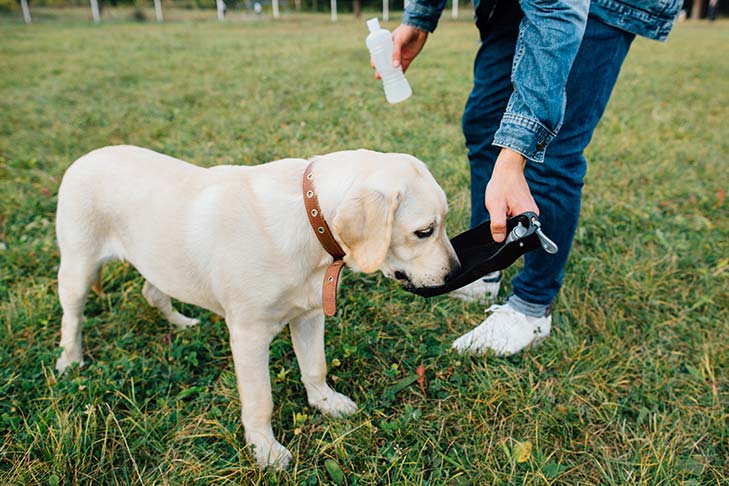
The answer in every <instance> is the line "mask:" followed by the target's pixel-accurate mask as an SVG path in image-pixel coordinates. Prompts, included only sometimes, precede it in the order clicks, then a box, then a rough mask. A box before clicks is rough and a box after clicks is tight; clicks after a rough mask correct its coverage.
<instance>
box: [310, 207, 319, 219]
mask: <svg viewBox="0 0 729 486" xmlns="http://www.w3.org/2000/svg"><path fill="white" fill-rule="evenodd" d="M311 215H312V216H314V217H315V218H316V217H317V216H318V215H319V211H317V210H316V209H312V210H311Z"/></svg>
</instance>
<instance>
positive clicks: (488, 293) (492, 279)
mask: <svg viewBox="0 0 729 486" xmlns="http://www.w3.org/2000/svg"><path fill="white" fill-rule="evenodd" d="M500 287H501V272H500V271H498V270H497V271H495V272H491V273H489V274H488V275H486V276H485V277H483V278H480V279H478V280H476V281H475V282H472V283H470V284H468V285H466V286H464V287H461V288H460V289H456V290H454V291H453V292H451V293H450V294H448V295H450V296H451V297H455V298H456V299H460V300H463V301H465V302H479V303H481V304H490V303H491V302H493V301H495V300H496V297H497V296H498V295H499V288H500Z"/></svg>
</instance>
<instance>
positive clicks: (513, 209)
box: [484, 148, 539, 243]
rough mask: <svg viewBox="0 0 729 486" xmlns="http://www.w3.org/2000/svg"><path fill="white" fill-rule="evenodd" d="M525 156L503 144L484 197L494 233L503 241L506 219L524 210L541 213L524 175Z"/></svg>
mask: <svg viewBox="0 0 729 486" xmlns="http://www.w3.org/2000/svg"><path fill="white" fill-rule="evenodd" d="M525 165H526V159H525V158H524V156H523V155H521V154H520V153H518V152H514V151H513V150H509V149H507V148H502V149H501V152H500V153H499V157H498V158H497V159H496V165H495V166H494V171H493V173H492V174H491V180H489V183H488V184H487V185H486V194H485V197H484V200H485V203H486V209H487V210H488V212H489V215H490V216H491V236H493V238H494V241H497V242H499V243H501V242H502V241H504V239H505V238H506V219H507V218H509V217H511V216H516V215H517V214H521V213H523V212H525V211H533V212H535V213H537V214H539V208H538V207H537V203H535V202H534V198H533V197H532V193H531V192H530V191H529V185H528V184H527V181H526V178H525V177H524V166H525Z"/></svg>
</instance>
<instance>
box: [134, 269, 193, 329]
mask: <svg viewBox="0 0 729 486" xmlns="http://www.w3.org/2000/svg"><path fill="white" fill-rule="evenodd" d="M142 295H144V298H145V299H147V302H149V305H151V306H152V307H156V308H157V309H158V310H159V311H160V313H161V314H162V315H163V316H164V318H165V319H167V320H168V321H169V322H171V323H172V324H174V325H175V326H177V327H178V328H180V329H185V328H187V327H192V326H195V325H197V324H198V323H200V320H198V319H193V318H191V317H187V316H184V315H182V314H180V313H179V312H177V311H176V310H175V309H174V308H173V307H172V299H170V296H169V295H167V294H165V293H163V292H162V291H161V290H160V289H158V288H157V287H155V286H154V285H152V284H151V283H149V280H146V281H145V282H144V288H142Z"/></svg>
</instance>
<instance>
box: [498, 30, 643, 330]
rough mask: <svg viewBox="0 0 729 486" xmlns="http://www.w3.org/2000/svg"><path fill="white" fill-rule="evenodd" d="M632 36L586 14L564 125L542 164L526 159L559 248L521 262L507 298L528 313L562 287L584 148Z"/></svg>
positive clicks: (539, 311) (537, 311) (544, 309)
mask: <svg viewBox="0 0 729 486" xmlns="http://www.w3.org/2000/svg"><path fill="white" fill-rule="evenodd" d="M633 38H634V36H633V35H632V34H629V33H627V32H624V31H622V30H619V29H616V28H614V27H611V26H609V25H607V24H604V23H603V22H601V21H599V20H597V19H596V18H594V17H590V19H589V20H588V23H587V28H586V30H585V36H584V38H583V41H582V45H581V46H580V50H579V52H578V54H577V57H576V58H575V62H574V64H573V65H572V70H571V71H570V76H569V78H568V80H567V87H566V90H567V105H566V107H565V119H564V123H563V125H562V129H561V130H560V131H559V134H558V135H557V137H556V138H555V139H554V140H553V141H552V143H551V144H550V146H549V147H548V148H547V152H546V154H545V160H544V163H543V164H532V163H529V164H527V168H526V171H525V175H526V178H527V181H528V183H529V188H530V190H531V192H532V195H533V196H534V200H535V201H536V203H537V206H538V207H539V220H540V221H541V223H542V228H543V230H544V232H545V234H546V235H547V236H549V237H550V238H551V239H552V240H553V241H554V242H555V243H556V244H557V246H558V247H559V251H558V252H557V253H556V254H554V255H550V254H548V253H547V252H545V251H542V250H536V251H533V252H530V253H527V254H526V255H525V256H524V267H523V268H522V270H521V271H520V272H519V274H518V275H517V276H516V277H515V278H514V280H513V282H512V284H513V292H514V297H513V298H510V300H509V302H510V304H513V305H512V306H513V307H515V308H516V309H517V310H520V311H521V312H523V313H525V314H527V315H533V316H539V315H541V316H544V315H545V314H546V313H548V307H549V306H550V305H551V303H552V300H553V299H554V297H555V296H556V295H557V292H558V291H559V289H560V287H561V286H562V277H563V273H564V267H565V264H566V262H567V257H568V256H569V252H570V249H571V247H572V240H573V238H574V234H575V230H576V228H577V221H578V219H579V214H580V202H581V198H582V186H583V179H584V177H585V172H586V171H587V162H586V160H585V157H584V155H583V151H584V150H585V148H586V147H587V145H588V144H589V143H590V140H591V138H592V134H593V132H594V130H595V127H596V126H597V123H598V122H599V121H600V118H601V117H602V115H603V113H604V111H605V107H606V106H607V102H608V100H609V98H610V94H611V92H612V90H613V86H615V81H616V80H617V78H618V74H619V73H620V67H621V66H622V64H623V60H624V59H625V56H626V54H627V53H628V49H629V48H630V44H631V42H632V40H633ZM526 304H533V305H526Z"/></svg>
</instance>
